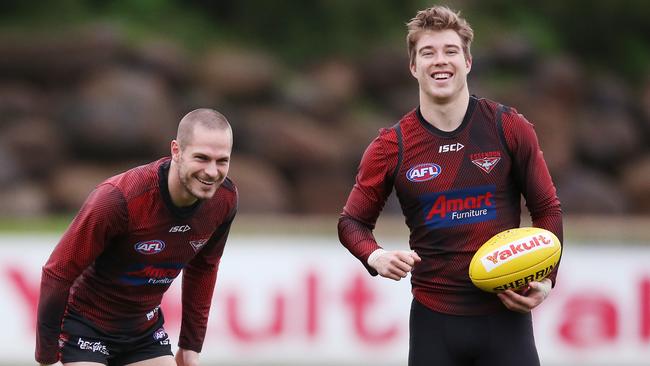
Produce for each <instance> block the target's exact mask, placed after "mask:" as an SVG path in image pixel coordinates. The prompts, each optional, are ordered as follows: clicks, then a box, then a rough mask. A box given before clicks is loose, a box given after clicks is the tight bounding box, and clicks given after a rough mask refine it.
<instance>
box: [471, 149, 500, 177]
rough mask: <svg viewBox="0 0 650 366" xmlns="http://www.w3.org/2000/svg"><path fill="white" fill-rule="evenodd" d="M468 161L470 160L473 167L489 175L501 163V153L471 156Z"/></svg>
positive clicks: (492, 152) (494, 152)
mask: <svg viewBox="0 0 650 366" xmlns="http://www.w3.org/2000/svg"><path fill="white" fill-rule="evenodd" d="M470 159H472V163H474V165H476V166H477V167H479V168H480V169H481V170H482V171H484V172H486V173H488V174H490V172H491V171H492V169H494V167H495V166H497V164H498V163H499V161H501V153H500V152H499V151H490V152H487V153H478V154H471V155H470Z"/></svg>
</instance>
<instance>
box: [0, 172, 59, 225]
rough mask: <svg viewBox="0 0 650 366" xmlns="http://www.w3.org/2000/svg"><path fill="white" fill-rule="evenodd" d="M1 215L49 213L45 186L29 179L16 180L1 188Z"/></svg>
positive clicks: (39, 214)
mask: <svg viewBox="0 0 650 366" xmlns="http://www.w3.org/2000/svg"><path fill="white" fill-rule="evenodd" d="M0 202H2V205H0V216H4V217H11V218H17V217H39V216H44V215H46V214H47V213H48V208H49V207H48V206H49V200H48V197H47V194H46V193H45V189H44V187H42V186H40V185H38V184H34V183H31V182H29V181H18V182H14V184H12V185H11V186H9V187H4V188H3V189H2V190H0Z"/></svg>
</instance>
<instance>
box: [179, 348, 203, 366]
mask: <svg viewBox="0 0 650 366" xmlns="http://www.w3.org/2000/svg"><path fill="white" fill-rule="evenodd" d="M176 364H177V365H178V366H199V353H198V352H195V351H190V350H189V349H183V348H179V349H178V352H176Z"/></svg>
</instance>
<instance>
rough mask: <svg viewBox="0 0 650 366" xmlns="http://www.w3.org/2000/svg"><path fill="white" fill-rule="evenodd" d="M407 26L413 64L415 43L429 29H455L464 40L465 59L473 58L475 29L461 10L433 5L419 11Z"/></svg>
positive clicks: (410, 57)
mask: <svg viewBox="0 0 650 366" xmlns="http://www.w3.org/2000/svg"><path fill="white" fill-rule="evenodd" d="M406 28H407V29H408V34H407V35H406V44H407V47H408V53H409V62H410V64H411V65H412V64H413V63H414V62H415V51H416V50H415V44H416V43H417V41H418V38H419V35H420V33H421V32H423V31H428V30H433V31H442V30H447V29H451V30H453V31H455V32H456V33H458V35H459V36H460V39H461V41H462V42H463V53H464V54H465V59H467V60H471V58H472V54H471V53H470V46H471V44H472V40H473V39H474V30H472V27H471V26H470V25H469V23H468V22H467V20H465V19H464V18H462V17H461V16H460V12H455V11H453V10H451V9H449V8H448V7H446V6H432V7H430V8H428V9H424V10H420V11H418V13H417V14H416V15H415V17H414V18H413V19H411V20H410V21H409V22H408V23H406Z"/></svg>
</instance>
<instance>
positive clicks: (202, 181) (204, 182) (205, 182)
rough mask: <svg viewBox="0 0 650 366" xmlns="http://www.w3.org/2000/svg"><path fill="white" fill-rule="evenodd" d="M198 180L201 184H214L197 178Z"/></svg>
mask: <svg viewBox="0 0 650 366" xmlns="http://www.w3.org/2000/svg"><path fill="white" fill-rule="evenodd" d="M196 179H198V181H199V182H201V183H203V184H207V185H211V184H214V182H210V181H207V180H203V179H200V178H196Z"/></svg>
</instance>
